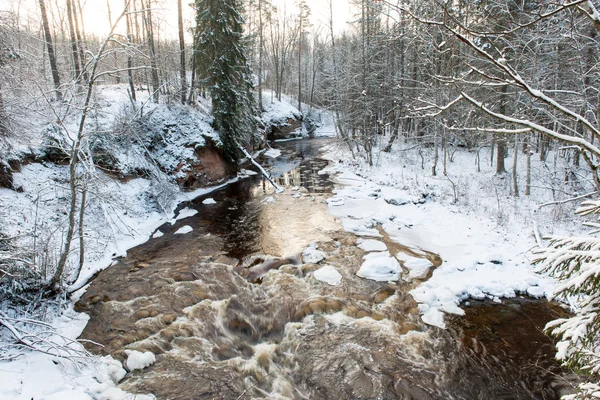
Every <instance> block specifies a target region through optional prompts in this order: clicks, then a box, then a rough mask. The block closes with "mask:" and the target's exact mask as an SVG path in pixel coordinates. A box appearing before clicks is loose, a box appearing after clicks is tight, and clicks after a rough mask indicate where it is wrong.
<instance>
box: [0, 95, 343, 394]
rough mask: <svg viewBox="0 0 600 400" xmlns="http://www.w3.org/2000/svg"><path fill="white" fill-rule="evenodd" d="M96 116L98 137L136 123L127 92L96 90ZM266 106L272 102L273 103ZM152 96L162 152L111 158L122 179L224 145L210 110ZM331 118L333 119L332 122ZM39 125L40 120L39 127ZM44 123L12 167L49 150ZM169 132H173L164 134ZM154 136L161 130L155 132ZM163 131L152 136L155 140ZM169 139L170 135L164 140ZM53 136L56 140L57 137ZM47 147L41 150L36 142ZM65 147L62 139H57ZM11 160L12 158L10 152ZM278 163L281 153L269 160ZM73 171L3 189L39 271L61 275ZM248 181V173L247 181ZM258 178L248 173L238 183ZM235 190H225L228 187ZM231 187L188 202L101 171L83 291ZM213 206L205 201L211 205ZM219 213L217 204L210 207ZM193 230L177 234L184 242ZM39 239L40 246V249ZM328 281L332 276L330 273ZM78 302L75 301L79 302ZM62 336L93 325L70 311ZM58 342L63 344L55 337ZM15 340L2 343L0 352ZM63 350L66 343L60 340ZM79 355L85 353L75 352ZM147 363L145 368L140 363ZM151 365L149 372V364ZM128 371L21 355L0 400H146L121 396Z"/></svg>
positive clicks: (41, 168) (7, 372)
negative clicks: (192, 205) (198, 203)
mask: <svg viewBox="0 0 600 400" xmlns="http://www.w3.org/2000/svg"><path fill="white" fill-rule="evenodd" d="M98 89H99V90H98V91H97V95H96V103H97V104H98V106H97V107H96V109H97V111H96V114H95V115H93V118H92V119H91V120H92V123H93V124H94V126H95V127H96V128H97V129H98V128H99V129H106V130H108V131H111V129H116V128H117V127H118V126H119V123H118V122H119V121H121V122H127V121H130V120H131V119H132V118H134V117H135V115H132V114H131V110H128V104H129V99H128V98H127V95H126V87H125V86H124V85H113V86H106V87H98ZM265 99H266V98H265ZM146 100H147V93H138V103H137V105H138V108H139V110H143V114H144V115H145V116H146V117H145V120H144V121H145V122H144V123H145V124H146V125H147V128H148V129H149V135H150V136H156V137H160V141H161V142H160V143H161V145H160V146H154V148H153V149H152V157H151V158H148V157H146V155H147V149H146V148H145V147H144V146H145V144H144V140H145V139H146V138H143V140H138V141H135V140H134V141H132V143H133V144H132V145H131V146H128V147H127V148H126V149H125V151H124V150H123V149H121V148H118V149H113V150H114V151H113V153H114V154H113V155H114V156H115V159H116V164H117V166H118V168H119V169H120V170H121V171H123V172H127V171H134V170H136V169H143V170H148V169H153V170H154V171H159V169H158V168H156V165H160V167H161V168H160V171H166V172H169V173H171V174H172V172H173V171H174V170H175V169H176V168H177V167H178V165H181V164H182V162H183V161H184V160H185V159H186V158H189V157H190V156H191V154H188V153H190V152H193V148H192V149H191V148H190V145H192V146H202V145H203V144H204V139H205V138H206V137H209V138H211V139H212V140H214V141H215V142H217V143H218V142H219V139H218V136H217V135H216V133H215V132H214V131H213V130H212V128H211V127H210V117H208V108H209V105H208V103H207V102H204V103H201V104H199V105H198V108H196V109H194V108H190V107H181V106H177V105H175V106H166V105H160V106H157V105H154V104H151V103H147V102H146ZM265 104H269V106H268V112H267V113H266V114H265V115H264V116H263V119H264V120H265V121H266V122H268V121H269V120H272V119H277V120H282V119H285V118H287V117H289V116H293V115H295V114H296V115H297V114H299V113H298V111H297V110H296V109H295V108H294V107H293V106H292V105H291V104H289V102H288V101H285V99H284V101H283V102H281V103H280V102H276V103H273V104H271V103H270V102H268V101H265ZM325 118H327V117H325ZM40 120H41V119H40ZM76 123H77V120H76V119H75V117H74V118H73V119H68V118H65V126H66V128H67V130H69V131H74V129H75V126H76ZM44 126H45V125H44V123H43V122H42V123H39V124H37V125H35V126H34V127H32V132H29V134H30V135H31V140H28V141H26V144H23V143H20V142H14V143H12V146H11V147H10V149H9V150H8V151H9V152H10V157H11V158H18V157H20V156H21V155H22V154H30V153H32V152H33V153H36V152H38V153H39V152H40V151H41V149H42V148H44V146H46V143H47V142H46V140H47V139H48V138H47V137H46V136H43V137H41V136H40V135H39V132H40V131H41V130H43V129H44ZM163 126H166V127H168V129H169V132H163V131H160V129H162V128H160V129H159V127H163ZM153 127H154V128H153ZM156 129H159V130H157V131H156V132H154V130H156ZM165 133H166V134H165ZM52 134H55V132H53V133H52ZM38 137H39V140H34V139H36V138H38ZM59 139H60V140H63V139H64V138H59ZM3 154H4V157H7V152H6V151H4V153H3ZM269 155H270V156H272V157H276V156H278V154H277V152H276V151H272V152H271V153H270V154H269ZM67 168H68V167H67V166H64V165H56V164H53V163H49V162H45V163H36V162H34V163H29V164H27V165H25V166H23V168H22V169H21V171H19V172H17V173H15V174H14V183H15V187H16V188H18V189H19V190H18V191H13V190H9V189H3V188H0V205H1V207H0V220H2V221H3V226H2V234H3V235H6V236H17V237H19V238H20V239H19V242H18V244H19V245H20V246H22V247H23V248H28V249H30V250H36V251H37V252H38V253H41V254H43V255H44V260H38V262H39V263H46V264H47V265H49V266H51V265H55V263H56V260H57V259H58V254H59V251H60V248H61V246H62V238H63V235H64V231H65V227H66V222H67V213H66V210H67V209H68V198H69V196H68V185H67V183H68V180H67V176H68V171H67ZM242 172H243V171H242ZM253 174H255V173H254V172H253V171H247V173H242V174H241V175H240V177H239V178H234V179H233V180H236V179H242V178H244V177H247V176H250V175H253ZM230 182H232V181H231V180H230V181H229V182H226V183H224V184H223V185H225V184H228V183H230ZM223 185H220V186H216V187H212V188H207V189H199V190H197V191H194V192H186V193H183V192H181V191H180V190H179V188H178V187H177V185H176V184H175V183H174V182H173V181H172V180H169V178H168V177H167V176H166V175H165V174H162V175H161V174H160V172H157V173H155V174H154V175H153V176H149V177H148V178H147V179H146V178H137V179H130V180H127V181H125V182H119V181H117V180H115V179H112V178H111V177H110V176H108V175H106V174H104V173H103V172H101V171H96V172H95V173H94V177H93V179H92V180H91V183H90V187H89V189H88V190H89V193H88V202H89V204H88V206H87V209H86V214H87V215H86V223H85V238H86V240H85V242H86V248H85V254H86V255H85V263H84V267H83V270H82V273H81V276H80V278H79V280H78V282H76V283H74V285H73V286H74V287H78V286H79V285H80V284H81V282H85V281H86V279H87V278H88V277H89V276H91V275H93V274H94V273H95V272H96V271H98V270H100V269H104V268H106V267H108V266H109V265H111V264H112V262H113V259H114V257H116V256H124V255H125V254H126V253H127V250H128V249H130V248H132V247H134V246H137V245H139V244H142V243H144V242H145V241H147V240H151V239H152V238H156V237H160V236H162V232H160V231H158V230H157V229H158V227H159V226H160V225H162V224H163V223H165V222H168V221H174V220H175V219H183V218H186V217H188V216H191V215H192V214H191V213H190V212H189V211H190V210H186V209H184V210H182V212H181V213H179V215H177V216H176V215H175V209H176V207H177V205H178V204H180V203H181V202H183V201H189V200H191V199H194V198H196V197H198V196H201V195H204V194H207V193H209V192H210V191H213V190H216V189H218V188H220V187H222V186H223ZM211 200H212V199H207V200H206V202H207V203H211ZM212 203H214V200H212ZM189 231H190V229H183V228H182V230H180V231H179V232H177V233H178V234H185V233H187V232H189ZM33 238H37V239H36V240H33ZM76 242H77V241H75V242H74V246H73V251H72V254H73V257H72V260H71V263H72V265H74V264H75V263H76V261H77V254H78V245H77V243H76ZM323 272H327V271H323ZM330 275H331V274H326V276H325V278H326V279H328V280H329V281H331V282H333V283H335V281H336V279H334V278H335V277H331V276H330ZM75 301H76V299H73V302H75ZM50 323H51V325H52V326H53V329H54V330H55V332H56V334H58V335H61V336H62V337H64V338H65V339H64V340H75V339H76V338H77V337H78V336H79V334H80V333H81V331H82V330H83V329H84V327H85V325H86V323H87V315H85V314H78V313H76V312H74V311H73V309H72V304H71V305H70V306H69V307H67V309H66V310H65V311H64V312H63V314H62V315H61V316H58V317H56V318H54V319H53V320H52V321H50ZM54 337H55V338H56V337H58V336H56V335H54ZM4 340H9V338H8V336H5V337H3V336H2V335H1V334H0V346H2V342H3V341H4ZM59 340H63V339H59ZM71 345H72V346H75V347H77V348H78V349H79V350H81V347H80V346H78V345H77V344H75V343H71ZM148 357H149V356H148V355H146V356H140V357H139V359H137V361H135V362H134V361H132V367H133V366H134V365H135V366H140V365H143V364H146V361H148ZM138 361H139V362H138ZM142 361H143V362H142ZM124 374H125V370H124V369H123V367H122V366H121V364H120V363H119V362H118V361H115V360H112V359H110V358H98V357H92V356H89V357H84V359H82V360H81V362H79V363H78V364H74V363H70V362H68V361H65V360H60V359H57V358H56V357H53V356H49V355H44V354H40V353H32V352H27V351H23V352H20V353H18V354H17V353H15V354H14V358H13V359H12V360H11V361H3V362H0V382H2V384H1V385H0V398H1V399H27V400H29V399H32V398H35V399H36V400H40V399H107V400H119V399H129V398H136V399H140V400H143V399H144V398H146V397H144V396H139V395H138V396H133V395H131V394H127V393H124V392H122V391H121V390H120V389H117V388H116V386H115V385H116V383H117V382H118V381H119V380H120V379H121V378H122V377H123V376H124Z"/></svg>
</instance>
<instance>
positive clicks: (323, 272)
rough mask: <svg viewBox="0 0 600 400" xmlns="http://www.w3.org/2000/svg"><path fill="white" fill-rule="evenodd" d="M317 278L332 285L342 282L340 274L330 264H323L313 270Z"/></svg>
mask: <svg viewBox="0 0 600 400" xmlns="http://www.w3.org/2000/svg"><path fill="white" fill-rule="evenodd" d="M314 276H315V278H316V279H317V280H319V281H321V282H325V283H327V284H329V285H332V286H338V285H339V284H340V283H342V275H341V274H340V273H339V272H338V271H337V270H336V269H335V268H334V267H332V266H331V265H325V266H323V267H321V268H319V269H318V270H316V271H315V272H314Z"/></svg>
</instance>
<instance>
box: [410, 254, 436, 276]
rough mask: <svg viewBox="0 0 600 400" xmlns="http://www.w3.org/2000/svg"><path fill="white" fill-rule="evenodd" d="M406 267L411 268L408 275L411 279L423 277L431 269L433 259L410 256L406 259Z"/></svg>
mask: <svg viewBox="0 0 600 400" xmlns="http://www.w3.org/2000/svg"><path fill="white" fill-rule="evenodd" d="M404 267H405V268H406V269H408V270H409V273H408V276H409V278H411V279H423V278H425V277H426V276H427V273H428V272H429V269H430V268H431V267H433V264H432V263H431V261H429V260H427V259H425V258H415V257H410V258H409V259H408V260H406V261H404Z"/></svg>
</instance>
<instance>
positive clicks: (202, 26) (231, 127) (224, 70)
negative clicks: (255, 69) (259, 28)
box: [195, 0, 256, 162]
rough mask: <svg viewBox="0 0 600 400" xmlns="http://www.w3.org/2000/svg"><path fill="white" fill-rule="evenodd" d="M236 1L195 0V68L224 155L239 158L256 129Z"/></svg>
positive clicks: (233, 159)
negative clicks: (207, 96) (207, 95)
mask: <svg viewBox="0 0 600 400" xmlns="http://www.w3.org/2000/svg"><path fill="white" fill-rule="evenodd" d="M240 9H241V4H240V1H239V0H196V13H197V14H196V26H197V28H196V37H197V39H196V49H195V57H196V69H197V74H198V77H199V78H200V79H201V80H202V82H203V85H204V86H205V87H206V88H208V89H209V90H210V94H211V98H212V113H213V117H214V123H213V126H214V128H215V129H216V130H217V131H218V132H219V135H220V137H221V141H222V142H223V150H224V152H225V155H226V156H227V157H228V158H229V159H230V160H231V161H233V162H237V160H238V158H239V154H240V153H239V150H238V145H242V146H244V145H247V144H249V143H250V139H251V138H252V135H253V134H254V132H255V130H256V120H255V118H254V103H253V98H252V95H251V93H250V89H251V87H252V84H251V81H250V69H249V67H248V63H247V60H246V54H245V50H246V49H245V46H244V41H243V23H244V19H243V18H242V16H241V13H240Z"/></svg>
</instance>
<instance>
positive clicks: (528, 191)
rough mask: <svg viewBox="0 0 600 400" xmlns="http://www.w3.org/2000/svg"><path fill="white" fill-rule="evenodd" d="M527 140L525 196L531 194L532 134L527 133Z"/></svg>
mask: <svg viewBox="0 0 600 400" xmlns="http://www.w3.org/2000/svg"><path fill="white" fill-rule="evenodd" d="M525 141H526V145H527V146H526V149H525V151H526V153H525V154H526V155H527V172H526V174H527V176H526V178H525V196H530V195H531V153H532V151H531V135H529V134H528V135H527V136H526V138H525Z"/></svg>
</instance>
